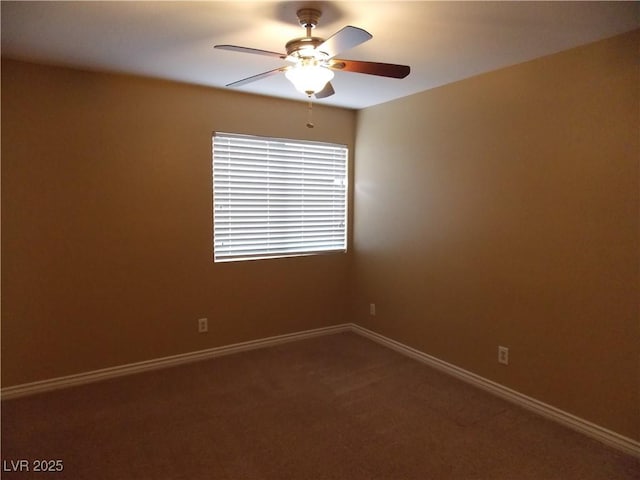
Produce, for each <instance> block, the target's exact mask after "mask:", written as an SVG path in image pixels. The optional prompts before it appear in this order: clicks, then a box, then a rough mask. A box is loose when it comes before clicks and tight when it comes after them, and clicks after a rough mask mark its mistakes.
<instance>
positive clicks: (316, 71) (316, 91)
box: [214, 8, 411, 99]
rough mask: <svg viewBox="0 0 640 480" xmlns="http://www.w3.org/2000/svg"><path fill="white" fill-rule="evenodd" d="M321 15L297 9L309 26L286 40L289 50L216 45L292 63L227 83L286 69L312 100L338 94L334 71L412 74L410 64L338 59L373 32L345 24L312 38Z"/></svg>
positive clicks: (391, 75)
mask: <svg viewBox="0 0 640 480" xmlns="http://www.w3.org/2000/svg"><path fill="white" fill-rule="evenodd" d="M321 14H322V12H321V11H320V10H318V9H315V8H302V9H300V10H298V11H297V16H298V21H299V23H300V25H301V26H302V27H303V28H305V29H306V36H304V37H300V38H294V39H293V40H290V41H289V42H287V44H286V45H285V49H286V51H287V53H277V52H270V51H267V50H259V49H256V48H248V47H239V46H236V45H216V46H215V47H214V48H219V49H222V50H231V51H235V52H244V53H253V54H257V55H266V56H269V57H277V58H280V59H282V60H285V61H286V62H288V63H289V65H285V66H282V67H280V68H276V69H274V70H269V71H268V72H263V73H259V74H258V75H253V76H251V77H247V78H244V79H242V80H238V81H235V82H232V83H229V84H228V85H226V86H227V87H239V86H241V85H246V84H248V83H251V82H255V81H256V80H261V79H263V78H266V77H269V76H271V75H275V74H278V73H282V72H284V74H285V76H286V77H287V78H288V79H289V80H290V81H291V83H293V85H294V86H295V87H296V89H298V90H299V91H300V92H302V93H304V94H306V95H307V96H308V97H309V99H311V96H312V95H313V96H314V97H315V98H326V97H329V96H331V95H333V94H334V93H335V91H334V89H333V86H332V85H331V79H332V78H333V76H334V73H333V71H334V70H338V71H344V72H357V73H365V74H368V75H377V76H381V77H389V78H404V77H406V76H407V75H409V72H410V71H411V69H410V67H408V66H407V65H395V64H390V63H378V62H362V61H358V60H341V59H338V58H335V57H336V55H338V54H340V52H343V51H346V50H349V49H350V48H353V47H355V46H357V45H360V44H361V43H364V42H366V41H367V40H370V39H371V38H372V35H371V34H370V33H369V32H367V31H365V30H363V29H361V28H358V27H352V26H346V27H344V28H342V29H341V30H339V31H338V32H336V33H335V34H333V35H332V36H331V37H329V38H328V39H326V40H325V39H323V38H320V37H313V36H311V30H313V29H314V28H315V27H316V25H317V24H318V20H319V19H320V16H321Z"/></svg>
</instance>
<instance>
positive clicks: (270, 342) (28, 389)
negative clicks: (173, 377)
mask: <svg viewBox="0 0 640 480" xmlns="http://www.w3.org/2000/svg"><path fill="white" fill-rule="evenodd" d="M351 330H352V327H351V324H346V323H345V324H342V325H334V326H331V327H324V328H316V329H314V330H305V331H303V332H295V333H287V334H284V335H276V336H274V337H267V338H261V339H258V340H250V341H248V342H241V343H234V344H231V345H224V346H221V347H213V348H208V349H206V350H199V351H197V352H190V353H183V354H180V355H173V356H170V357H163V358H156V359H154V360H147V361H144V362H137V363H130V364H128V365H120V366H117V367H111V368H103V369H100V370H93V371H90V372H84V373H79V374H76V375H68V376H64V377H57V378H52V379H49V380H42V381H38V382H31V383H24V384H21V385H15V386H12V387H7V388H3V389H2V391H1V392H0V396H1V398H2V400H8V399H12V398H18V397H24V396H27V395H33V394H36V393H43V392H49V391H52V390H58V389H61V388H66V387H72V386H75V385H84V384H87V383H93V382H97V381H100V380H106V379H109V378H116V377H122V376H124V375H132V374H134V373H142V372H147V371H150V370H158V369H161V368H167V367H173V366H176V365H181V364H184V363H190V362H197V361H200V360H206V359H208V358H213V357H220V356H222V355H230V354H232V353H238V352H244V351H247V350H254V349H256V348H264V347H271V346H274V345H278V344H281V343H287V342H293V341H296V340H303V339H305V338H311V337H317V336H320V335H329V334H332V333H339V332H347V331H351Z"/></svg>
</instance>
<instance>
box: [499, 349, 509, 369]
mask: <svg viewBox="0 0 640 480" xmlns="http://www.w3.org/2000/svg"><path fill="white" fill-rule="evenodd" d="M498 363H502V364H503V365H509V349H508V348H507V347H502V346H498Z"/></svg>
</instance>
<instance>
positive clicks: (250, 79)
mask: <svg viewBox="0 0 640 480" xmlns="http://www.w3.org/2000/svg"><path fill="white" fill-rule="evenodd" d="M289 68H290V67H280V68H276V69H274V70H269V71H268V72H262V73H259V74H258V75H254V76H252V77H247V78H243V79H242V80H238V81H235V82H232V83H229V84H227V85H225V87H240V86H242V85H246V84H247V83H251V82H255V81H256V80H262V79H263V78H267V77H270V76H271V75H274V74H276V73H280V72H284V71H286V70H288V69H289Z"/></svg>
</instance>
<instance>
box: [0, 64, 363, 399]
mask: <svg viewBox="0 0 640 480" xmlns="http://www.w3.org/2000/svg"><path fill="white" fill-rule="evenodd" d="M306 113H307V110H306V105H305V104H304V103H299V102H291V101H284V100H278V99H273V98H264V97H257V96H251V95H246V94H242V93H235V92H228V91H222V90H213V89H207V88H201V87H194V86H187V85H180V84H175V83H169V82H162V81H154V80H147V79H140V78H135V77H126V76H118V75H108V74H97V73H86V72H80V71H74V70H70V69H63V68H51V67H45V66H36V65H32V64H27V63H21V62H15V61H5V60H3V62H2V385H3V386H5V387H6V386H11V385H16V384H21V383H25V382H31V381H36V380H43V379H49V378H53V377H57V376H62V375H68V374H73V373H78V372H85V371H90V370H94V369H99V368H105V367H110V366H115V365H121V364H126V363H130V362H136V361H141V360H149V359H153V358H158V357H163V356H167V355H173V354H178V353H184V352H191V351H195V350H200V349H205V348H208V347H213V346H218V345H227V344H231V343H235V342H241V341H246V340H250V339H256V338H263V337H267V336H270V335H276V334H282V333H288V332H295V331H300V330H307V329H311V328H316V327H322V326H326V325H334V324H338V323H343V322H345V321H346V320H347V319H346V317H345V313H346V311H347V309H346V302H347V301H348V299H347V290H348V286H347V282H348V275H347V269H348V260H349V258H348V257H349V255H344V254H337V255H324V256H317V257H297V258H289V259H281V260H262V261H252V262H242V263H225V264H214V263H213V261H212V225H211V222H212V192H211V134H212V132H213V131H214V130H221V131H229V132H240V133H250V134H258V135H271V136H280V137H289V138H301V139H310V140H326V141H331V142H339V143H344V144H348V145H350V146H351V147H352V146H353V143H354V132H355V113H354V112H353V111H350V110H345V109H337V108H323V107H321V106H316V108H315V109H314V121H315V123H316V128H315V129H314V130H309V129H307V128H306V127H305V122H306ZM199 317H208V318H209V333H208V334H198V333H197V322H196V320H197V319H198V318H199Z"/></svg>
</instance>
